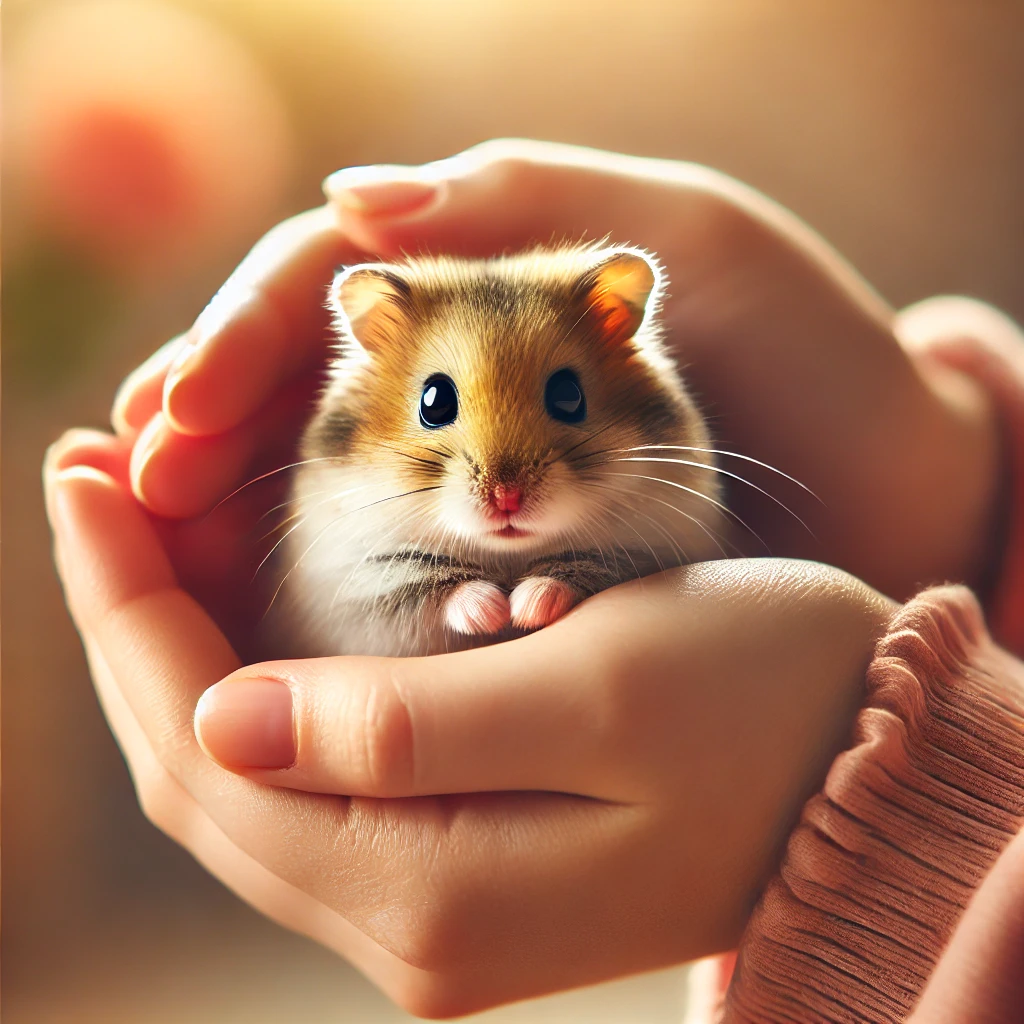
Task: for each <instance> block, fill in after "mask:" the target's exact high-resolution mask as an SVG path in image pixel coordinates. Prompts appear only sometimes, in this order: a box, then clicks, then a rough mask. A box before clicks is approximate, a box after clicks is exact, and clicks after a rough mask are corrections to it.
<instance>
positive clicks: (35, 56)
mask: <svg viewBox="0 0 1024 1024" xmlns="http://www.w3.org/2000/svg"><path fill="white" fill-rule="evenodd" d="M3 14H4V24H3V31H4V49H5V52H4V58H5V59H4V68H3V74H4V90H5V98H6V104H5V106H6V110H5V114H6V118H5V126H4V130H5V146H4V154H3V157H4V194H3V215H4V250H3V260H4V266H3V271H4V279H3V285H4V300H5V301H4V306H3V329H4V339H3V340H4V350H3V371H4V375H3V378H4V379H3V428H4V429H3V481H2V483H3V528H4V536H3V541H4V543H3V559H4V565H3V570H4V571H3V626H4V641H5V642H4V646H3V665H2V668H3V684H4V685H3V781H4V784H5V785H4V793H3V796H4V800H3V839H4V847H3V917H4V930H3V981H4V992H3V999H4V1003H3V1009H4V1019H5V1021H6V1022H7V1024H29V1022H31V1024H49V1022H62V1024H63V1022H72V1024H91V1022H94V1021H95V1022H103V1024H119V1022H140V1024H149V1022H153V1024H165V1022H166V1024H172V1022H173V1024H180V1022H190V1024H205V1022H211V1024H213V1022H216V1024H221V1022H234V1021H245V1022H247V1024H263V1022H270V1021H282V1020H283V1021H296V1022H298V1021H302V1022H303V1024H319V1022H328V1021H331V1022H333V1021H344V1022H363V1021H366V1022H374V1021H382V1022H386V1021H400V1020H407V1019H408V1018H407V1017H406V1016H405V1015H403V1014H402V1013H400V1012H399V1011H398V1010H396V1009H394V1008H393V1007H392V1006H391V1005H390V1004H389V1003H388V1002H387V1001H386V1000H385V999H384V998H383V997H382V996H380V995H379V994H378V993H377V992H376V991H375V990H374V989H373V988H372V987H371V986H370V985H369V984H368V983H367V982H365V981H364V980H363V979H362V978H361V977H360V976H358V975H357V974H356V973H355V972H354V971H353V970H352V969H350V968H348V967H347V966H346V965H345V964H343V963H341V962H340V961H338V960H337V959H336V958H335V957H333V956H332V955H331V954H328V953H326V952H325V951H323V950H321V949H319V948H317V947H315V946H314V945H312V944H311V943H309V942H308V941H306V940H303V939H299V938H297V937H295V936H292V935H289V934H287V933H285V932H284V931H282V930H280V929H278V928H276V927H275V926H274V925H271V924H270V923H268V922H266V921H264V920H263V919H261V918H260V917H259V916H258V915H256V914H255V913H254V912H253V911H251V910H250V909H248V908H247V907H246V906H245V905H243V904H242V903H241V902H239V901H238V900H237V899H235V898H234V897H233V896H232V895H231V894H229V893H228V892H227V891H226V890H224V889H222V888H221V887H220V886H219V885H218V883H216V882H214V881H213V880H212V879H211V878H210V877H208V876H207V875H206V874H205V873H204V872H203V871H202V869H200V868H199V867H198V866H197V865H196V864H195V863H193V862H192V860H191V859H190V858H189V857H188V856H187V855H186V854H185V853H184V852H182V851H181V850H179V849H178V848H177V847H175V846H174V845H173V844H172V843H171V842H170V841H169V840H167V839H166V838H164V837H163V836H162V835H161V834H159V833H158V832H157V831H156V830H155V829H154V828H152V827H151V826H150V825H149V824H148V823H147V822H146V821H145V820H144V818H143V817H142V815H141V813H140V812H139V810H138V808H137V805H136V802H135V798H134V795H133V792H132V788H131V784H130V781H129V779H128V775H127V772H126V769H125V766H124V763H123V762H122V760H121V758H120V755H119V753H118V750H117V748H116V746H115V744H114V742H113V740H112V738H111V737H110V734H109V733H108V732H107V729H106V727H105V725H104V722H103V720H102V717H101V715H100V712H99V710H98V707H97V705H96V702H95V699H94V697H93V692H92V689H91V686H90V684H89V681H88V677H87V674H86V670H85V665H84V662H83V658H82V653H81V649H80V647H79V644H78V641H77V638H76V636H75V634H74V631H73V630H72V628H71V625H70V623H69V621H68V618H67V616H66V614H65V611H64V608H63V605H62V602H61V597H60V592H59V587H58V585H57V582H56V580H55V578H54V575H53V571H52V569H51V564H50V554H49V547H48V536H47V532H46V529H45V525H44V519H43V508H42V502H41V497H40V493H39V467H40V462H41V459H42V456H43V451H44V449H45V447H46V445H47V444H49V443H50V442H51V441H53V440H54V439H55V438H56V437H57V436H58V435H59V434H60V433H61V432H62V431H63V430H64V429H65V428H67V427H69V426H71V425H74V424H91V425H96V426H100V425H103V424H104V423H105V421H106V416H107V410H108V408H109V404H110V399H111V397H112V395H113V392H114V389H115V388H116V386H117V383H118V382H119V381H120V379H121V378H122V377H123V376H124V375H125V374H126V373H127V372H128V370H130V369H131V368H132V367H133V366H134V365H135V364H136V363H138V362H139V361H140V360H141V359H142V358H143V357H144V356H146V355H147V354H148V353H149V352H151V351H152V350H153V349H154V348H156V347H157V346H158V345H160V344H161V343H162V342H163V341H165V340H166V339H167V338H169V337H170V336H171V335H173V334H175V333H177V332H179V331H181V330H183V329H185V328H186V327H187V326H188V325H189V324H190V322H191V320H192V319H193V318H194V316H195V315H196V314H197V313H198V312H199V310H200V309H201V308H202V306H203V305H204V303H205V302H206V300H207V299H208V298H209V297H210V295H211V294H212V293H213V292H214V291H215V290H216V288H217V287H218V285H219V284H220V283H221V281H222V280H223V279H224V277H225V276H226V275H227V273H228V272H229V271H230V270H231V268H232V267H233V265H234V264H235V263H236V262H237V261H238V259H239V258H240V257H241V256H242V255H243V254H244V253H245V251H246V249H247V248H248V247H249V246H250V245H251V244H252V243H253V242H254V241H255V240H256V239H257V238H258V237H259V235H260V234H261V233H262V232H263V231H264V230H266V229H267V228H268V227H270V226H271V225H272V224H273V223H274V222H276V221H277V220H279V219H281V218H282V217H284V216H286V215H288V214H290V213H292V212H295V211H298V210H300V209H302V208H305V207H308V206H311V205H314V204H316V203H317V202H318V199H319V183H320V180H321V178H322V177H323V176H324V175H325V174H327V173H328V172H330V171H332V170H334V169H335V168H337V167H341V166H344V165H346V164H357V163H376V162H395V163H411V162H421V161H424V160H429V159H433V158H437V157H441V156H445V155H448V154H450V153H452V152H454V151H457V150H459V149H461V148H463V147H465V146H467V145H470V144H472V143H474V142H478V141H480V140H483V139H486V138H489V137H493V136H500V135H524V136H533V137H538V138H544V139H554V140H560V141H567V142H574V143H582V144H587V145H592V146H599V147H604V148H609V149H616V150H623V151H628V152H634V153H640V154H645V155H652V156H663V157H678V158H685V159H689V160H697V161H702V162H705V163H708V164H712V165H714V166H716V167H719V168H722V169H723V170H725V171H728V172H730V173H731V174H734V175H736V176H737V177H739V178H742V179H744V180H746V181H748V182H750V183H751V184H753V185H754V186H756V187H757V188H759V189H762V190H763V191H765V192H767V193H769V194H770V195H772V196H774V197H775V198H777V199H779V200H780V201H781V202H783V203H785V204H786V205H788V206H790V207H792V208H793V209H794V210H796V211H797V212H798V213H799V214H800V215H801V216H803V217H804V218H805V219H806V220H807V221H809V222H810V223H811V224H812V225H813V226H814V227H815V228H817V229H818V230H819V231H821V232H822V233H823V234H824V235H825V236H826V237H827V238H828V239H829V240H830V241H831V242H833V243H834V244H835V245H836V246H837V247H838V248H839V249H840V250H841V251H842V252H844V253H845V254H846V255H847V256H848V257H849V258H850V259H851V260H852V262H853V263H854V264H855V265H856V266H858V267H859V268H860V269H861V271H862V272H863V273H864V274H865V275H866V276H867V278H868V279H869V280H870V281H871V282H872V283H873V284H874V285H875V286H876V287H877V288H878V289H879V290H880V291H881V292H882V293H883V294H884V295H885V296H886V298H888V299H889V300H890V301H891V302H892V303H893V304H895V305H897V306H899V305H903V304H906V303H908V302H911V301H913V300H915V299H918V298H922V297H924V296H926V295H929V294H934V293H937V292H943V291H956V292H961V293H967V294H971V295H975V296H978V297H980V298H983V299H986V300H989V301H991V302H994V303H996V304H997V305H1000V306H1002V307H1003V308H1004V309H1006V310H1008V311H1009V312H1010V313H1011V314H1012V315H1014V316H1016V317H1017V318H1018V319H1024V270H1022V268H1024V188H1022V182H1024V4H1022V3H1020V2H1016V0H984V2H974V3H972V2H968V0H903V2H901V3H898V4H897V3H891V2H890V0H830V2H829V3H821V2H820V0H800V2H797V0H735V2H733V0H672V2H664V3H661V2H654V0H633V2H631V3H629V4H623V3H621V2H615V0H561V2H559V0H475V2H474V0H363V2H355V0H288V2H287V3H282V2H281V0H163V2H155V0H64V2H57V0H7V2H6V3H5V4H4V12H3ZM681 1006H682V989H681V974H680V972H678V971H669V972H661V973H659V974H656V975H651V976H648V977H643V978H637V979H631V980H628V981H625V982H619V983H616V984H613V985H610V986H603V987H601V988H599V989H596V990H592V991H590V992H581V993H571V994H568V995H565V996H559V997H556V998H554V999H548V1000H542V1001H539V1002H537V1003H533V1004H523V1005H521V1006H517V1007H511V1008H506V1009H503V1010H499V1011H495V1012H494V1013H493V1014H491V1015H489V1017H487V1018H484V1019H489V1020H491V1021H492V1022H494V1024H497V1022H511V1021H523V1022H527V1021H532V1022H537V1021H586V1022H605V1021H608V1022H610V1021H616V1022H625V1021H630V1022H633V1021H635V1022H661V1021H678V1020H679V1018H680V1014H681Z"/></svg>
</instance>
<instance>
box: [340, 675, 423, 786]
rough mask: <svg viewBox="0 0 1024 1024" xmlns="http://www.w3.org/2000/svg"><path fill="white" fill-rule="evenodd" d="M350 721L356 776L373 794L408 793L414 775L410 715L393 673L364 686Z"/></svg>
mask: <svg viewBox="0 0 1024 1024" xmlns="http://www.w3.org/2000/svg"><path fill="white" fill-rule="evenodd" d="M353 722H354V725H355V729H354V733H355V734H354V735H353V736H352V737H351V743H352V746H351V749H352V751H353V758H354V760H355V764H354V766H353V767H354V771H355V774H356V777H357V779H359V780H360V781H361V782H362V785H363V786H365V788H366V790H367V792H368V793H370V794H372V795H374V796H380V797H388V796H403V795H408V793H409V791H410V789H411V787H412V786H413V783H414V778H415V771H414V752H413V723H412V715H411V714H410V711H409V706H408V704H407V703H406V701H405V699H404V696H403V692H402V689H401V687H400V685H399V684H398V683H397V681H396V680H395V679H394V678H393V677H392V678H389V679H385V680H383V681H381V682H378V683H377V684H376V685H373V684H370V685H368V686H366V688H365V690H364V691H363V706H362V709H361V714H358V715H355V716H354V718H353Z"/></svg>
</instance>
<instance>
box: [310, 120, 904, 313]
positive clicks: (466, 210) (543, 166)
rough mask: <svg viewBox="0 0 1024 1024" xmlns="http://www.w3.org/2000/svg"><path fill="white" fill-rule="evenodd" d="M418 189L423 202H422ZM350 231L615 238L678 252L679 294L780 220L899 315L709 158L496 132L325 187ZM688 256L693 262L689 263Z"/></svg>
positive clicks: (337, 177) (498, 244) (530, 240)
mask: <svg viewBox="0 0 1024 1024" xmlns="http://www.w3.org/2000/svg"><path fill="white" fill-rule="evenodd" d="M410 190H412V192H411V194H412V195H413V196H415V198H416V201H415V202H411V201H410ZM324 192H325V194H326V196H327V198H328V201H329V202H330V203H331V204H332V205H333V206H334V207H335V208H336V210H337V211H338V216H339V219H340V221H341V223H342V225H343V227H344V229H345V232H346V234H347V235H348V236H349V237H350V238H351V239H352V240H353V242H355V243H356V244H357V245H359V246H360V247H362V248H364V249H366V250H367V251H368V252H374V253H380V254H383V255H393V256H394V255H399V254H402V253H405V252H417V251H420V250H422V249H424V248H425V249H426V250H427V251H432V252H437V251H441V252H454V253H459V254H461V255H466V256H476V257H488V256H494V255H495V254H497V253H501V252H504V251H508V250H515V249H520V248H523V247H526V246H528V245H531V244H537V243H540V244H545V243H551V242H552V241H554V242H559V241H576V240H580V239H589V240H593V239H599V238H603V237H605V236H609V237H610V238H611V239H612V240H614V241H615V242H619V243H625V242H632V243H634V244H637V245H641V246H645V247H648V248H651V249H653V250H654V251H655V252H657V253H658V254H660V255H663V256H664V255H666V254H668V253H670V252H671V253H672V254H673V256H674V257H675V258H674V259H673V261H672V263H671V264H670V265H669V267H668V270H669V277H670V280H671V282H672V288H673V292H675V293H677V294H680V295H682V294H685V292H687V291H689V290H691V289H694V288H697V287H699V286H700V285H701V284H703V283H705V282H707V281H710V280H713V278H714V277H715V276H717V275H718V274H719V273H720V272H721V268H722V263H723V261H726V262H735V260H736V257H737V256H738V255H739V256H746V257H750V256H756V255H757V253H755V252H747V251H745V250H746V249H747V247H748V246H747V243H748V242H749V240H750V239H749V235H750V232H751V229H753V228H756V227H757V225H759V224H760V225H765V226H770V227H771V228H772V229H773V230H775V231H778V232H780V233H782V234H784V235H786V236H787V237H789V238H790V239H791V240H793V241H794V242H796V243H797V244H799V246H800V247H801V248H802V249H803V250H805V251H806V252H807V253H809V254H811V255H813V256H814V258H815V259H816V260H818V261H820V262H822V263H824V264H825V265H826V266H828V267H829V269H830V270H831V272H832V273H833V274H834V275H835V276H836V278H837V280H839V281H841V282H842V285H843V287H845V288H846V289H847V290H849V291H851V292H853V293H855V296H856V298H857V301H858V302H860V303H861V304H863V305H864V306H865V307H866V308H867V309H870V310H872V311H873V312H874V314H875V315H877V316H878V317H879V318H881V319H884V318H886V317H887V316H888V315H889V310H888V308H887V307H886V306H885V304H884V303H883V302H882V301H881V300H880V299H879V297H878V296H877V294H876V293H875V292H873V291H872V290H871V289H870V288H869V287H868V286H867V284H866V283H865V282H864V281H863V279H862V278H861V277H860V276H859V275H858V274H857V273H856V272H855V271H854V270H853V269H852V268H851V267H850V266H849V264H847V263H846V261H845V260H843V259H842V257H840V256H839V254H838V253H837V252H836V251H835V250H834V249H833V248H832V247H831V246H829V245H828V244H827V243H826V242H825V241H824V239H822V238H821V237H820V236H818V235H817V234H816V233H815V232H813V231H812V230H810V229H809V228H808V227H807V225H806V224H804V223H803V222H802V221H801V220H800V219H799V218H798V217H796V216H794V215H793V214H792V213H790V212H789V211H788V210H786V209H784V208H783V207H781V206H779V205H778V204H776V203H773V202H771V201H770V200H768V199H767V198H766V197H765V196H763V195H761V194H760V193H758V192H757V191H756V190H754V189H751V188H749V187H748V186H746V185H744V184H743V183H741V182H739V181H737V180H736V179H734V178H731V177H729V176H728V175H726V174H722V173H720V172H718V171H715V170H713V169H712V168H709V167H705V166H702V165H700V164H693V163H686V162H683V161H677V160H658V159H650V158H645V157H635V156H627V155H625V154H620V153H611V152H606V151H603V150H596V149H589V148H585V147H582V146H569V145H564V144H560V143H551V142H537V141H534V140H530V139H495V140H491V141H489V142H485V143H483V144H481V145H478V146H474V147H472V148H471V149H468V150H466V151H465V152H463V153H460V154H458V155H456V156H454V157H450V158H448V159H446V160H440V161H436V162H434V163H430V164H425V165H423V166H419V167H389V166H378V167H353V168H345V169H343V170H341V171H338V172H336V173H335V174H332V175H331V176H329V177H328V178H327V179H326V180H325V182H324ZM680 257H681V258H680Z"/></svg>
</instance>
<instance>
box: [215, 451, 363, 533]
mask: <svg viewBox="0 0 1024 1024" xmlns="http://www.w3.org/2000/svg"><path fill="white" fill-rule="evenodd" d="M343 461H344V459H343V458H342V457H341V456H340V455H324V456H321V457H320V458H316V459H303V460H302V461H301V462H290V463H289V464H288V465H287V466H278V468H277V469H272V470H270V472H269V473H261V474H260V475H259V476H257V477H253V478H252V480H247V481H246V482H245V483H244V484H242V486H241V487H236V488H235V489H234V490H233V491H232V492H231V493H230V494H229V495H227V496H226V497H224V498H221V499H220V501H218V502H217V504H216V505H214V506H213V508H211V509H210V511H209V512H207V513H206V515H205V516H203V521H204V522H205V521H206V520H207V519H209V518H210V516H212V515H213V513H214V512H216V511H217V509H219V508H220V507H221V505H223V504H224V502H225V501H230V500H231V499H232V498H233V497H235V495H236V494H240V493H241V492H242V491H244V490H245V489H246V488H247V487H252V485H253V484H258V483H259V482H260V481H261V480H267V479H268V478H269V477H272V476H276V475H277V474H278V473H284V472H285V471H286V470H289V469H298V468H299V466H308V465H310V464H311V463H314V462H343Z"/></svg>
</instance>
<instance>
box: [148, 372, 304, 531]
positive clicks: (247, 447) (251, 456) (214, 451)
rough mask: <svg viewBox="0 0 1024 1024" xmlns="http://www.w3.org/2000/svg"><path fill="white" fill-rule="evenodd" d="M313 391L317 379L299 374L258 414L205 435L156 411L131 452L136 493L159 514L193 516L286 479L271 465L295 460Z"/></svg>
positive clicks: (185, 517)
mask: <svg viewBox="0 0 1024 1024" xmlns="http://www.w3.org/2000/svg"><path fill="white" fill-rule="evenodd" d="M312 391H313V382H312V381H311V380H310V379H307V378H300V379H299V380H298V381H295V382H292V383H291V384H289V385H288V386H286V387H284V388H283V389H281V390H279V391H278V392H277V394H275V395H274V396H273V397H272V398H271V399H270V400H269V402H268V404H267V406H266V407H265V408H263V409H262V410H260V412H259V413H258V414H257V415H255V416H253V417H250V418H249V419H248V420H246V421H245V422H243V423H241V424H239V425H238V426H237V427H233V428H232V429H230V430H227V431H225V432H224V433H222V434H213V435H209V436H205V437H195V436H190V435H188V434H182V433H180V432H179V431H178V430H177V429H175V428H174V427H173V426H172V425H171V424H170V423H169V422H168V420H167V417H166V414H164V413H163V412H157V414H156V415H155V416H154V417H153V419H152V420H150V422H149V423H148V424H147V425H146V427H145V428H144V429H143V430H142V432H141V434H140V435H139V437H138V439H137V441H136V443H135V447H134V449H133V451H132V461H131V481H132V490H133V491H134V493H135V495H136V497H137V498H138V499H139V500H140V501H141V502H142V503H143V504H144V505H145V506H146V507H147V508H148V509H149V510H150V511H152V512H155V513H156V514H157V515H161V516H166V517H169V518H174V519H189V518H192V517H193V516H198V515H202V514H204V513H206V512H209V511H210V509H211V508H213V507H214V505H215V504H217V503H218V502H219V501H221V500H224V499H227V498H228V497H229V496H230V495H231V494H232V492H233V491H236V490H238V489H239V488H240V487H243V486H246V485H248V484H250V483H252V484H253V485H255V484H258V483H260V482H261V481H262V480H264V479H265V480H267V482H268V484H270V485H274V484H279V483H282V482H283V478H282V477H280V476H279V475H276V474H274V473H272V471H271V465H270V464H271V463H274V462H275V461H276V462H277V464H278V465H281V466H283V465H285V464H287V463H290V462H292V461H294V460H293V459H292V452H293V449H294V439H295V438H296V437H297V436H298V433H299V431H300V429H301V424H302V421H303V420H304V419H305V418H306V416H307V415H308V405H309V399H310V395H311V393H312ZM274 468H277V467H274ZM262 493H263V494H266V493H268V492H267V491H264V492H262ZM269 493H276V492H269ZM268 504H270V502H268Z"/></svg>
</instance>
